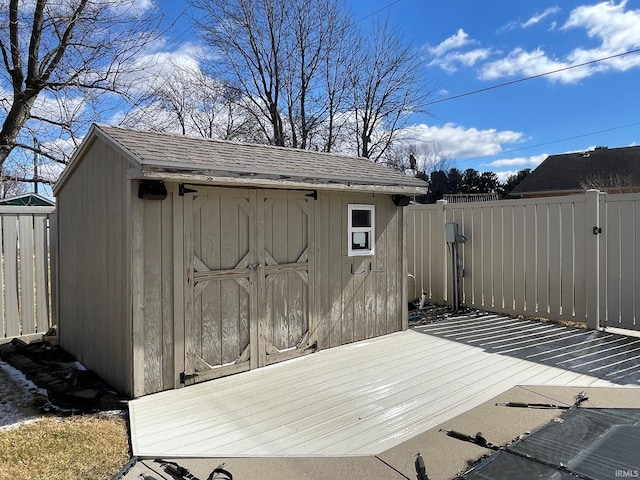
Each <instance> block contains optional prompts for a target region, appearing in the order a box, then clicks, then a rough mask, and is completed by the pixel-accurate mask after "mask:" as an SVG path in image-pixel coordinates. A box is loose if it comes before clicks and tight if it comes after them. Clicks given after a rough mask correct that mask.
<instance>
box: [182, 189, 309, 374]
mask: <svg viewBox="0 0 640 480" xmlns="http://www.w3.org/2000/svg"><path fill="white" fill-rule="evenodd" d="M306 193H307V192H290V191H279V190H265V189H232V188H204V187H198V188H197V191H196V192H194V193H190V194H188V197H189V198H187V197H185V206H186V208H185V223H186V225H185V257H186V258H185V260H186V262H185V263H186V265H187V272H186V283H187V285H186V289H185V292H186V297H187V298H186V299H185V305H186V307H187V308H186V309H185V374H184V378H185V383H187V384H189V383H195V382H197V381H201V380H207V379H210V378H215V377H220V376H224V375H229V374H233V373H238V372H241V371H245V370H249V369H252V368H257V367H261V366H264V365H268V364H271V363H274V362H278V361H281V360H285V359H287V358H291V357H294V356H298V355H301V354H305V353H310V352H311V351H313V349H314V347H313V346H312V345H310V342H309V302H310V298H309V293H310V289H309V264H310V256H311V252H312V250H313V249H312V245H311V243H312V242H311V239H312V235H310V232H311V229H312V225H313V218H312V217H313V204H312V203H311V202H312V201H313V200H312V199H311V198H310V197H309V196H307V195H305V194H306Z"/></svg>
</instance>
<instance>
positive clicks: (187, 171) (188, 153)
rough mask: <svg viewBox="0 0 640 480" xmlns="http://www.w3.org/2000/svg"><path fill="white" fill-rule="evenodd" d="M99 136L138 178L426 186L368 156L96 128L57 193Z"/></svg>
mask: <svg viewBox="0 0 640 480" xmlns="http://www.w3.org/2000/svg"><path fill="white" fill-rule="evenodd" d="M95 136H98V137H100V138H102V139H103V140H105V141H107V142H108V143H110V144H112V145H113V146H114V147H115V148H117V149H118V150H120V151H121V152H122V153H123V154H124V155H125V156H126V157H127V158H128V159H129V160H130V161H131V162H132V164H134V166H135V167H137V168H138V169H139V175H138V177H139V178H156V179H161V180H168V181H181V182H187V183H189V182H194V183H195V182H197V183H208V184H224V185H236V186H264V187H277V188H305V189H307V188H308V189H328V190H351V191H380V192H383V193H398V194H407V195H416V194H419V195H420V194H424V193H426V188H427V184H426V183H425V182H423V181H422V180H419V179H416V178H413V177H409V176H407V175H405V174H404V173H402V172H397V171H394V170H392V169H390V168H388V167H386V166H384V165H380V164H375V163H373V162H371V161H370V160H369V159H366V158H358V157H348V156H343V155H336V154H329V153H323V152H313V151H309V150H300V149H293V148H284V147H273V146H268V145H254V144H247V143H236V142H229V141H223V140H212V139H208V138H201V137H189V136H184V135H176V134H171V133H159V132H152V131H141V130H134V129H128V128H121V127H112V126H107V125H93V126H92V128H91V130H90V132H89V134H88V135H87V138H86V139H85V141H84V142H83V145H81V147H80V148H79V149H78V151H76V153H75V154H74V158H73V159H72V161H71V164H70V167H69V168H68V169H67V171H68V172H69V173H67V171H65V174H63V177H61V179H60V181H59V182H58V185H56V191H57V190H59V189H60V188H62V185H63V184H64V182H65V179H66V178H67V176H68V175H70V172H71V171H72V170H73V164H74V163H75V162H76V161H79V157H82V151H83V146H84V145H86V144H89V143H90V141H91V139H92V138H93V137H95Z"/></svg>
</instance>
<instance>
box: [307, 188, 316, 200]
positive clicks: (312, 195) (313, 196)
mask: <svg viewBox="0 0 640 480" xmlns="http://www.w3.org/2000/svg"><path fill="white" fill-rule="evenodd" d="M305 197H310V198H313V199H314V200H317V199H318V191H317V190H314V191H313V192H311V193H307V194H306V195H305Z"/></svg>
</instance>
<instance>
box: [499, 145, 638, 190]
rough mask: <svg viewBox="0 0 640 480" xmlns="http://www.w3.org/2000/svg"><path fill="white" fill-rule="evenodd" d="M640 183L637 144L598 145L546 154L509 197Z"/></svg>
mask: <svg viewBox="0 0 640 480" xmlns="http://www.w3.org/2000/svg"><path fill="white" fill-rule="evenodd" d="M598 184H599V185H598ZM639 185H640V146H635V147H622V148H607V147H599V148H596V149H595V150H590V151H587V152H574V153H564V154H560V155H551V156H549V157H547V158H546V159H545V161H544V162H542V163H541V164H540V165H538V167H537V168H536V169H535V170H534V171H533V172H531V173H530V174H529V175H527V176H526V177H525V178H524V179H523V180H522V182H520V184H518V185H517V186H516V187H515V188H514V189H513V190H512V191H511V193H510V196H516V197H517V196H531V195H535V194H540V195H543V194H550V193H555V192H559V193H562V192H566V193H576V192H580V191H583V190H585V189H586V188H585V187H587V188H598V187H600V188H604V187H607V186H608V187H631V186H639Z"/></svg>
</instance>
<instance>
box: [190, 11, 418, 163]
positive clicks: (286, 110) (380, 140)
mask: <svg viewBox="0 0 640 480" xmlns="http://www.w3.org/2000/svg"><path fill="white" fill-rule="evenodd" d="M191 3H192V4H193V5H194V6H195V7H196V8H197V11H198V14H197V16H195V22H196V24H197V26H198V28H199V29H200V31H201V32H202V36H203V38H204V39H205V41H206V42H207V43H208V44H209V45H211V46H212V47H213V49H214V50H213V52H212V53H213V54H212V58H214V60H213V62H212V66H213V67H214V70H213V72H214V73H213V76H215V77H217V78H221V79H224V80H225V82H227V83H228V84H229V85H230V86H233V87H235V88H237V89H238V90H239V91H240V92H241V94H242V95H241V96H242V98H244V99H246V100H248V101H249V102H251V105H250V108H249V112H250V114H251V115H253V116H254V118H255V119H256V120H257V122H258V123H259V125H260V130H261V132H262V134H263V135H264V139H265V141H266V142H267V143H270V144H272V145H280V146H291V147H296V148H303V149H317V150H323V151H327V152H329V151H340V152H342V153H352V154H359V155H361V156H367V157H371V158H372V159H374V160H377V159H379V158H380V157H382V156H383V155H384V154H385V152H386V150H387V148H388V147H389V146H390V145H391V143H392V142H393V141H394V140H395V135H396V132H397V130H398V129H399V128H400V127H401V126H403V125H404V122H405V120H406V119H407V118H408V116H409V115H410V114H411V113H415V112H417V111H420V110H421V109H422V108H423V105H424V99H425V98H426V93H425V92H426V90H424V89H422V88H418V87H422V86H421V85H419V81H418V80H419V72H420V68H419V65H418V57H417V55H416V53H415V52H414V51H413V50H412V49H411V48H409V47H408V46H407V45H406V44H404V43H403V42H402V41H401V39H400V36H399V35H398V34H397V32H396V31H395V30H393V29H391V28H388V27H387V26H386V25H383V26H381V27H379V28H376V29H374V34H373V37H371V38H369V37H365V36H363V35H360V34H359V32H358V31H357V29H356V26H355V23H354V22H353V20H352V18H351V16H350V14H349V12H348V11H346V10H345V9H344V7H343V6H342V3H341V2H340V1H339V0H326V1H322V2H308V1H306V0H191Z"/></svg>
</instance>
